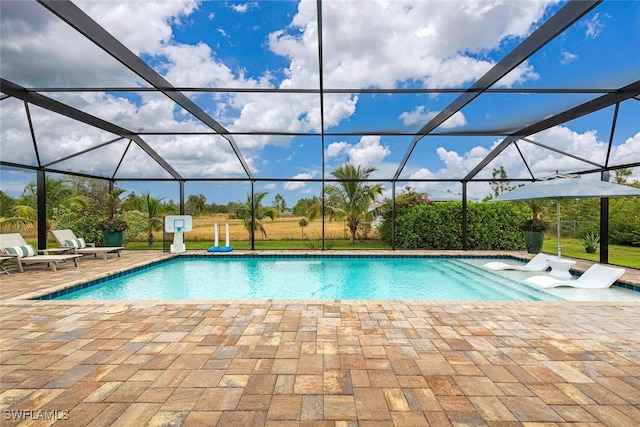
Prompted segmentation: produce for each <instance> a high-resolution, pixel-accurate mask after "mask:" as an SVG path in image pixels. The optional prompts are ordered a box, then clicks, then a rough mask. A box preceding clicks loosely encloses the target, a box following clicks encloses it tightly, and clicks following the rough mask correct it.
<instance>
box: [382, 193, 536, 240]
mask: <svg viewBox="0 0 640 427" xmlns="http://www.w3.org/2000/svg"><path fill="white" fill-rule="evenodd" d="M467 209H468V217H467V218H468V228H467V241H468V247H469V249H472V250H488V249H494V250H496V249H504V250H520V249H523V248H524V247H525V246H524V233H523V232H522V231H521V230H520V228H519V223H520V222H522V221H523V220H525V219H527V218H528V216H527V214H526V213H525V212H523V211H522V210H521V209H518V208H517V207H515V206H514V205H513V204H511V203H507V202H505V203H469V204H468V205H467ZM379 230H380V236H381V238H382V239H383V240H385V241H387V242H391V212H390V211H389V210H386V212H385V213H384V222H383V223H382V225H381V226H380V228H379ZM395 232H396V248H398V249H463V248H462V203H461V202H437V203H433V204H428V203H421V204H419V205H417V206H413V207H403V208H400V209H398V212H397V217H396V227H395Z"/></svg>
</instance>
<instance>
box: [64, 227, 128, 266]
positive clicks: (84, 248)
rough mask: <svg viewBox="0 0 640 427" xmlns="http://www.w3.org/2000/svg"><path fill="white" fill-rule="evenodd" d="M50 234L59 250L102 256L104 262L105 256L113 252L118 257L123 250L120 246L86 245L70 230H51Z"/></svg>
mask: <svg viewBox="0 0 640 427" xmlns="http://www.w3.org/2000/svg"><path fill="white" fill-rule="evenodd" d="M51 234H53V237H54V238H55V239H56V241H57V242H58V246H59V247H60V248H66V249H67V250H69V251H70V252H73V253H74V254H82V255H87V254H93V255H94V256H95V257H98V255H102V258H103V259H104V260H105V261H106V260H107V254H108V253H111V252H115V253H117V254H118V257H120V251H121V250H122V249H124V247H122V246H96V245H95V244H94V243H86V242H85V240H84V239H82V238H78V237H76V235H75V233H74V232H73V231H72V230H69V229H65V230H51Z"/></svg>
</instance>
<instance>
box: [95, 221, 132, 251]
mask: <svg viewBox="0 0 640 427" xmlns="http://www.w3.org/2000/svg"><path fill="white" fill-rule="evenodd" d="M97 225H98V228H100V229H101V230H102V244H103V245H105V246H122V242H123V240H124V235H123V233H124V230H126V229H127V227H128V224H127V222H126V221H125V220H123V219H120V218H116V217H111V218H106V219H103V220H102V221H100V222H98V224H97Z"/></svg>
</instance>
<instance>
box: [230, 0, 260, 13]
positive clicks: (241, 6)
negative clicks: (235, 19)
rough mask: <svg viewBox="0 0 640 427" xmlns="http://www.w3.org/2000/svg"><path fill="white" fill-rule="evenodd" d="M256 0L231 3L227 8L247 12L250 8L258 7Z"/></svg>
mask: <svg viewBox="0 0 640 427" xmlns="http://www.w3.org/2000/svg"><path fill="white" fill-rule="evenodd" d="M258 7H259V6H258V2H255V1H254V2H250V3H238V4H232V5H230V6H229V8H230V9H231V10H233V11H235V12H238V13H247V12H248V11H249V10H250V9H258Z"/></svg>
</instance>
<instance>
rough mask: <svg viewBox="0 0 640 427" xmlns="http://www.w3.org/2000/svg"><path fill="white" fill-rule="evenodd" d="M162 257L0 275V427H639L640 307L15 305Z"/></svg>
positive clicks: (132, 254) (128, 256)
mask: <svg viewBox="0 0 640 427" xmlns="http://www.w3.org/2000/svg"><path fill="white" fill-rule="evenodd" d="M163 256H167V255H163V254H162V253H159V252H145V251H125V253H124V254H123V257H122V258H111V259H109V261H102V260H97V259H83V260H82V261H81V263H80V268H77V269H76V268H73V267H71V266H62V267H61V268H60V269H59V271H58V273H52V272H51V271H50V270H47V268H46V266H40V267H38V266H33V267H27V269H26V272H25V273H23V274H19V273H17V272H15V271H11V273H12V274H11V275H9V276H7V275H4V276H2V277H1V278H0V296H1V299H2V301H1V302H0V327H1V331H0V340H1V341H0V345H1V347H0V348H1V349H2V352H1V355H0V357H1V359H0V362H1V379H0V381H1V389H0V405H1V406H2V410H3V413H2V417H1V418H2V425H51V424H53V423H54V420H52V418H53V419H55V420H57V421H56V422H55V424H56V425H75V426H107V425H121V426H141V425H151V426H169V425H171V426H179V425H184V426H187V425H189V426H191V425H193V426H197V425H202V426H236V425H238V426H263V425H264V426H412V427H415V426H427V425H432V426H449V425H456V426H458V425H465V426H518V425H519V426H554V425H569V424H570V425H572V426H578V425H580V426H596V425H608V426H637V425H638V423H639V422H640V303H633V302H624V303H611V302H608V303H604V302H580V303H576V302H570V303H566V302H526V303H525V302H522V303H520V302H518V303H514V302H385V301H344V302H340V301H330V302H320V301H259V302H251V301H191V302H184V301H181V302H177V301H161V302H147V301H144V302H142V301H117V302H68V301H27V300H24V299H23V298H22V297H21V295H24V294H32V295H33V294H34V293H42V292H43V291H45V290H47V289H54V288H57V287H60V286H65V284H67V283H75V282H80V281H83V280H86V279H87V278H92V277H97V276H99V275H101V274H104V273H105V272H106V271H112V270H115V271H117V270H121V269H126V268H128V267H130V266H133V265H139V264H140V263H143V262H147V261H148V260H150V259H154V258H158V257H163ZM578 265H579V266H580V265H581V264H578ZM585 265H587V264H582V268H584V267H585ZM637 274H638V272H637V271H630V272H629V273H628V275H627V276H626V277H627V279H630V278H631V280H636V277H638V278H640V276H637Z"/></svg>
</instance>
